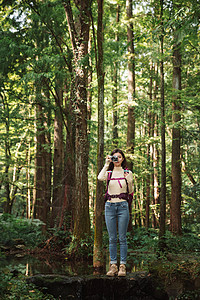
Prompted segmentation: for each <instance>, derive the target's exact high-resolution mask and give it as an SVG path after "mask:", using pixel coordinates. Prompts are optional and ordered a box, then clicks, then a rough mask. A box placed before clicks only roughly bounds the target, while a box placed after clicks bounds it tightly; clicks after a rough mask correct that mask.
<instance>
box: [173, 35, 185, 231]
mask: <svg viewBox="0 0 200 300" xmlns="http://www.w3.org/2000/svg"><path fill="white" fill-rule="evenodd" d="M174 38H175V42H174V47H173V83H172V84H173V86H172V87H173V91H174V96H173V103H172V122H173V128H172V191H171V224H170V226H171V231H172V232H173V234H177V235H180V234H181V231H182V230H181V153H180V149H181V132H180V125H179V123H180V120H181V103H180V94H179V92H180V90H181V45H180V43H178V42H177V35H176V33H175V36H174Z"/></svg>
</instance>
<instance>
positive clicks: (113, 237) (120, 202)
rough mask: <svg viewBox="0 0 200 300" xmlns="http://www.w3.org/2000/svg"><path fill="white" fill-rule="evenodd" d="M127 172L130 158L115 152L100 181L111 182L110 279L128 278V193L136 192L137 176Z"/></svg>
mask: <svg viewBox="0 0 200 300" xmlns="http://www.w3.org/2000/svg"><path fill="white" fill-rule="evenodd" d="M125 168H126V158H125V155H124V153H123V152H122V150H120V149H115V150H113V151H112V153H111V156H109V155H108V156H107V157H106V162H105V165H104V167H103V169H102V170H101V172H100V173H99V175H98V180H100V181H103V180H107V185H108V188H107V197H106V198H107V199H106V203H105V220H106V226H107V230H108V235H109V252H110V268H109V271H108V272H107V275H108V276H114V275H118V276H126V258H127V242H126V233H127V227H128V222H129V208H128V201H127V200H128V193H129V194H131V193H132V192H133V174H132V172H131V171H128V170H126V169H125ZM117 221H118V233H119V243H120V267H119V271H118V268H117Z"/></svg>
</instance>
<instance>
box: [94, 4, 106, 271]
mask: <svg viewBox="0 0 200 300" xmlns="http://www.w3.org/2000/svg"><path fill="white" fill-rule="evenodd" d="M97 3H98V27H97V48H98V60H97V78H98V146H97V175H98V174H99V172H100V171H101V169H102V167H103V163H104V68H103V0H97ZM103 187H104V185H103V182H101V181H98V180H97V185H96V199H95V227H94V255H93V266H94V267H96V268H99V267H102V266H103V252H102V245H103V234H102V230H103V226H102V225H103V206H104V202H103Z"/></svg>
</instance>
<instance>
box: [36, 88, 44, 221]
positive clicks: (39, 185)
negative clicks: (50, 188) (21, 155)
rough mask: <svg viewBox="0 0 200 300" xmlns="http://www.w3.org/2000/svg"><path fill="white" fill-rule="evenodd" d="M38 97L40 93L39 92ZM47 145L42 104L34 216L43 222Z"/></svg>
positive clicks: (39, 108)
mask: <svg viewBox="0 0 200 300" xmlns="http://www.w3.org/2000/svg"><path fill="white" fill-rule="evenodd" d="M37 97H39V91H38V90H37ZM44 144H45V133H44V120H43V109H42V106H41V105H40V104H37V106H36V154H35V184H34V189H35V212H34V216H35V217H36V218H38V219H40V220H41V221H45V220H44V219H45V218H44V210H43V204H44V201H45V157H44V152H43V147H44Z"/></svg>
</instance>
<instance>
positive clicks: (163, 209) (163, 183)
mask: <svg viewBox="0 0 200 300" xmlns="http://www.w3.org/2000/svg"><path fill="white" fill-rule="evenodd" d="M160 20H161V34H160V54H161V60H160V99H161V190H160V230H159V238H160V241H161V242H162V239H164V235H165V222H166V146H165V127H166V126H165V90H164V61H163V53H164V50H163V46H164V28H163V0H160Z"/></svg>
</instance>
